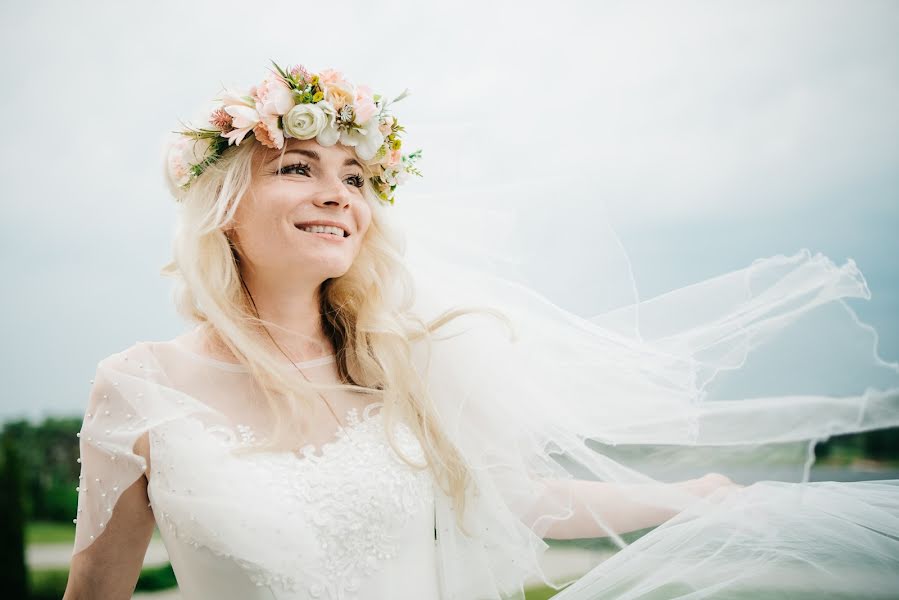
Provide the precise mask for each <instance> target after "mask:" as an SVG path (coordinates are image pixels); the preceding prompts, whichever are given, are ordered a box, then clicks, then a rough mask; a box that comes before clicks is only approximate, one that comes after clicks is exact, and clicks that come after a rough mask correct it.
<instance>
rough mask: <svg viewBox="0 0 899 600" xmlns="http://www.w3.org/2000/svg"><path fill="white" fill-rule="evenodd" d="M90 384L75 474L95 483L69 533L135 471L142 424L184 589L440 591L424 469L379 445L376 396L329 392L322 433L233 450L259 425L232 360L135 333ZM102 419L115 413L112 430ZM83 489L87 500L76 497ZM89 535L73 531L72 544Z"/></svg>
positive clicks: (318, 362)
mask: <svg viewBox="0 0 899 600" xmlns="http://www.w3.org/2000/svg"><path fill="white" fill-rule="evenodd" d="M333 363H334V357H333V355H332V356H327V357H322V358H319V359H314V360H311V361H306V362H302V363H296V364H297V366H298V367H300V368H301V369H302V370H303V371H304V372H305V373H306V374H307V375H308V376H309V377H310V378H312V379H313V380H319V379H321V378H322V377H323V376H327V375H326V374H327V373H328V372H329V368H330V367H332V366H333ZM146 378H152V380H153V381H154V382H155V383H156V384H157V385H156V387H155V388H154V389H155V393H154V392H151V391H150V388H149V387H147V386H144V385H142V383H141V382H145V381H146V380H147V379H146ZM163 384H164V386H165V387H163ZM93 389H94V395H93V397H92V403H91V408H89V410H88V414H87V415H86V421H85V427H84V430H83V431H82V436H83V441H84V442H86V446H85V448H86V452H85V454H84V455H83V462H82V464H83V465H84V478H83V479H82V481H81V484H82V486H83V488H82V492H87V491H90V490H91V489H92V488H94V487H96V490H97V491H98V492H99V495H98V496H88V495H87V494H86V493H82V494H81V495H80V498H81V500H82V502H80V503H79V509H78V511H79V512H78V517H77V519H78V524H79V526H78V529H79V532H85V531H87V530H88V528H91V529H93V528H95V527H100V524H101V523H103V522H104V520H106V519H108V517H107V515H109V514H111V511H110V509H111V508H112V507H113V506H114V501H115V496H116V495H117V493H120V492H121V491H122V490H123V488H124V486H125V485H127V483H128V481H127V480H126V479H125V478H127V479H131V477H133V476H134V475H135V474H138V473H139V472H143V469H144V467H145V465H144V460H143V459H142V458H141V457H139V456H137V455H135V454H133V453H128V452H126V451H124V448H126V447H127V443H126V442H125V438H128V442H129V443H130V442H131V441H132V440H131V438H132V437H135V436H136V434H137V433H138V432H143V431H149V432H150V448H151V465H152V467H151V469H152V472H151V473H150V474H149V478H148V479H149V486H148V495H149V497H150V502H151V506H152V510H153V514H154V517H155V518H156V521H157V524H158V526H159V530H160V533H161V535H162V539H163V541H164V543H165V547H166V549H167V551H168V553H169V556H170V560H171V564H172V568H173V570H174V572H175V575H176V577H177V579H178V584H179V587H180V589H181V593H182V595H183V597H184V598H186V599H190V598H197V599H206V598H220V599H229V598H233V599H241V600H249V599H254V598H259V599H262V598H266V599H270V598H278V599H287V598H291V599H293V598H297V599H299V598H303V599H305V598H310V599H311V598H334V599H337V598H340V599H347V600H349V599H351V598H372V597H376V598H409V599H410V600H411V599H413V598H415V599H421V598H437V597H439V592H438V573H437V571H436V564H437V563H436V559H435V505H434V481H433V479H432V477H431V476H430V474H429V472H428V471H425V470H415V469H412V468H410V467H409V466H408V465H406V464H405V463H403V462H402V461H401V460H399V458H398V457H397V456H396V454H395V453H394V451H393V450H392V449H391V448H390V446H389V445H388V442H387V439H386V437H385V434H384V429H383V427H382V426H381V418H380V417H381V415H380V408H381V405H380V403H377V402H375V403H371V402H369V403H367V404H365V405H359V403H358V400H356V403H355V405H353V404H352V402H353V399H352V398H349V397H340V398H339V400H338V402H343V403H345V404H344V406H346V407H348V408H346V409H345V410H344V411H343V413H344V422H343V427H342V428H341V429H337V427H336V423H333V421H332V424H333V425H334V429H335V430H336V431H334V432H333V433H332V434H331V436H332V437H331V438H330V439H326V440H324V441H322V442H320V443H308V444H302V445H300V444H298V445H297V448H296V449H295V452H289V451H285V452H271V453H266V454H263V455H261V456H260V455H258V454H257V455H252V456H250V457H234V456H231V454H230V452H229V451H230V450H231V449H233V448H234V447H236V446H240V445H247V444H249V443H251V442H252V441H254V439H256V437H257V436H259V435H260V433H259V429H260V427H259V425H258V424H257V423H256V422H255V421H258V420H259V419H258V417H255V416H254V414H253V413H252V412H248V405H247V402H246V401H245V399H246V398H249V397H252V394H253V384H252V382H251V379H250V376H249V374H248V372H247V371H246V370H245V369H244V368H243V367H242V366H240V365H237V364H233V363H227V362H222V361H218V360H215V359H213V358H210V357H207V356H203V355H199V354H196V353H194V352H193V351H192V350H190V349H189V348H188V347H187V346H186V345H185V344H184V343H183V342H182V341H181V340H180V339H178V338H176V339H175V340H172V341H169V342H157V343H152V342H145V343H137V344H135V345H134V346H132V347H130V348H128V349H126V350H124V351H123V352H120V353H116V354H114V355H112V356H109V357H107V358H106V359H105V360H104V361H102V362H101V364H100V365H99V367H98V371H97V375H96V379H95V381H94V387H93ZM165 392H171V393H170V394H166V393H165ZM347 396H348V395H347ZM148 421H149V422H152V427H148V426H147V423H148ZM129 422H130V423H131V424H132V425H131V426H128V425H126V426H124V427H120V425H121V424H122V423H129ZM104 423H116V424H118V426H119V429H118V430H117V431H116V433H118V434H119V436H117V437H115V438H112V436H113V429H111V428H109V427H107V425H106V424H104ZM111 427H112V428H116V427H117V425H112V426H111ZM399 433H400V434H401V435H400V443H401V446H400V447H401V449H402V450H403V452H404V453H405V454H406V455H407V456H410V457H413V458H417V459H420V458H421V456H422V455H421V448H420V446H419V445H418V442H417V440H416V439H415V437H414V435H412V434H411V432H409V430H408V429H400V430H399ZM129 434H130V435H129ZM104 436H106V437H110V440H109V443H108V445H107V444H106V443H104V442H103V441H101V440H100V439H97V438H101V437H104ZM113 458H115V461H113V460H112V459H113ZM111 462H116V470H114V471H113V470H111V469H109V468H108V467H106V464H104V463H111ZM99 473H102V476H101V475H99ZM92 476H93V477H92ZM110 477H112V478H113V479H110ZM116 477H122V478H123V479H116ZM98 478H99V481H98V480H97V479H98ZM91 497H94V498H98V499H99V500H100V502H99V503H98V504H88V503H87V502H84V501H83V500H86V499H87V498H91ZM89 541H92V540H90V539H89V538H88V539H84V538H82V537H81V536H79V540H78V544H77V545H76V547H75V550H76V551H77V550H80V549H81V548H80V546H81V545H82V544H84V543H86V542H89ZM268 560H271V561H273V562H272V563H268V562H267V561H268ZM285 570H286V571H287V572H288V573H289V574H290V575H289V576H286V575H284V573H285Z"/></svg>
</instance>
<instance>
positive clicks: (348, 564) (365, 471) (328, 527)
mask: <svg viewBox="0 0 899 600" xmlns="http://www.w3.org/2000/svg"><path fill="white" fill-rule="evenodd" d="M381 406H382V403H380V402H378V403H373V404H369V405H368V406H366V407H365V409H364V410H363V412H362V415H361V416H360V414H359V411H358V410H357V409H355V408H353V409H350V410H348V411H347V413H346V418H345V420H346V423H347V425H346V426H344V427H342V428H340V429H338V430H337V432H336V435H335V438H334V439H333V440H332V441H330V442H326V443H324V444H323V445H322V446H321V448H320V449H319V450H318V452H316V449H315V447H314V446H313V445H312V444H307V445H305V446H302V447H301V448H299V449H297V450H296V451H294V452H264V453H260V454H257V455H252V456H251V457H245V458H244V459H245V460H248V461H250V464H251V465H252V468H254V469H256V470H257V471H258V472H259V473H260V474H261V476H262V480H263V481H264V482H265V484H267V485H268V486H270V488H271V491H272V494H273V495H276V496H278V497H279V499H280V500H282V501H284V504H283V505H284V506H290V507H293V512H295V513H296V514H299V515H306V516H308V517H307V522H308V524H309V525H310V527H311V528H312V529H313V531H312V532H310V533H311V534H312V539H314V540H316V541H317V543H318V552H317V554H316V555H315V556H313V557H298V559H297V560H304V561H308V560H310V558H311V559H313V560H314V561H316V562H317V565H315V566H314V567H313V568H312V569H311V570H312V572H314V573H316V574H317V575H318V577H317V580H306V581H304V584H305V585H306V586H307V591H308V593H309V595H310V596H311V597H313V598H323V599H325V598H327V599H330V600H338V599H339V600H351V599H355V598H357V597H358V596H357V594H358V592H359V591H360V587H361V584H362V582H363V580H364V578H366V577H369V576H371V575H373V574H374V573H375V572H376V571H378V570H380V569H381V568H382V566H383V561H385V560H389V559H391V558H393V557H395V556H397V554H398V552H399V549H400V548H399V537H400V536H399V534H401V533H402V530H403V529H404V526H406V525H408V523H409V522H410V521H411V520H412V518H413V517H414V516H415V515H418V514H420V512H421V511H422V510H423V509H424V508H425V507H426V506H428V505H429V502H432V501H433V494H434V489H433V479H432V477H431V475H430V472H429V471H428V470H426V469H416V468H413V467H410V466H409V465H407V464H406V463H405V462H404V461H403V460H402V459H401V458H400V457H399V456H397V455H396V453H395V452H394V451H393V449H392V448H391V447H390V445H389V442H388V439H387V433H386V431H385V429H384V426H383V423H382V419H381V413H380V411H378V412H377V413H374V414H373V411H374V410H375V409H377V408H380V407H381ZM203 428H204V430H205V431H207V432H209V433H212V434H213V435H214V436H215V437H216V438H218V439H219V440H220V442H221V443H222V445H223V446H224V447H228V448H233V447H234V446H236V445H248V444H253V443H256V442H257V440H258V439H260V438H261V439H265V438H264V437H262V436H257V435H256V433H255V432H254V430H253V428H252V427H251V426H249V425H245V424H240V425H236V426H235V427H234V428H231V427H229V426H227V425H221V424H215V425H208V424H207V425H204V427H203ZM395 438H396V442H397V447H398V449H399V450H400V451H401V452H402V453H403V454H404V455H405V456H406V457H408V458H409V459H410V460H412V461H413V462H415V463H417V464H424V462H425V456H424V452H423V451H422V448H421V446H420V444H419V443H418V439H417V438H416V437H415V435H414V434H413V433H412V431H411V430H410V429H409V428H408V427H407V426H406V425H405V424H404V423H397V425H396V428H395ZM163 517H164V518H165V517H166V515H165V513H163ZM173 531H174V528H173ZM176 533H177V532H176ZM189 542H190V543H193V544H195V545H196V544H197V542H196V540H189ZM238 564H240V565H241V566H242V567H243V568H245V569H246V570H247V571H248V572H250V573H251V574H252V577H253V581H255V582H256V583H257V585H271V584H279V585H281V586H282V587H284V588H285V589H288V590H295V588H296V585H297V582H296V581H295V580H294V579H293V578H290V577H285V576H275V575H273V574H271V573H267V572H265V571H264V570H262V569H260V567H258V566H257V565H254V564H250V563H247V562H246V561H239V562H238ZM307 566H308V564H307Z"/></svg>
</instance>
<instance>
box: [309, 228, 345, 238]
mask: <svg viewBox="0 0 899 600" xmlns="http://www.w3.org/2000/svg"><path fill="white" fill-rule="evenodd" d="M300 229H302V230H303V231H308V232H310V233H330V234H332V235H336V236H339V237H343V229H341V228H340V227H334V226H333V225H309V226H307V227H301V228H300Z"/></svg>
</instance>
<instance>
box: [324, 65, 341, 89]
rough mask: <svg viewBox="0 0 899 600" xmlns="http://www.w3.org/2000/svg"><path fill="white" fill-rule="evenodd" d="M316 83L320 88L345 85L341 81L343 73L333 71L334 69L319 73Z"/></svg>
mask: <svg viewBox="0 0 899 600" xmlns="http://www.w3.org/2000/svg"><path fill="white" fill-rule="evenodd" d="M318 82H319V84H321V85H322V86H326V85H340V84H342V83H345V81H344V79H343V73H341V72H340V71H335V70H334V69H325V70H324V71H322V72H321V73H319V74H318Z"/></svg>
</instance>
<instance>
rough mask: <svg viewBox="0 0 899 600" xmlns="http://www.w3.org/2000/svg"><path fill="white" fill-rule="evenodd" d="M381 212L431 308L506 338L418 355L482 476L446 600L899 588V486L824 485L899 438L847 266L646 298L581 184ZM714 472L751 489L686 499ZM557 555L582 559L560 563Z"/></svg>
mask: <svg viewBox="0 0 899 600" xmlns="http://www.w3.org/2000/svg"><path fill="white" fill-rule="evenodd" d="M387 210H389V211H391V212H392V214H391V216H390V218H392V219H393V220H394V221H395V222H396V223H398V224H399V226H400V227H401V229H403V230H404V235H405V237H406V244H407V245H406V260H407V264H408V266H409V268H410V270H411V271H412V273H413V275H414V279H415V282H416V293H417V300H416V302H417V303H416V310H417V311H418V312H419V314H421V315H422V316H424V317H428V318H431V317H434V316H436V315H437V314H439V313H440V312H441V311H442V310H444V309H446V308H450V307H453V306H459V305H463V306H474V305H477V306H491V307H495V308H497V309H499V310H500V311H502V312H503V313H505V314H506V315H508V316H509V317H510V319H511V322H512V324H513V334H514V335H510V332H509V331H508V330H507V329H506V327H505V326H504V325H503V323H502V322H501V321H499V320H497V319H494V318H493V317H491V316H489V315H473V316H465V317H463V318H461V319H458V320H456V321H453V322H451V323H450V324H449V325H448V326H446V327H445V328H443V329H441V330H440V332H439V335H438V336H437V338H438V339H435V340H434V343H433V344H432V345H431V347H430V349H427V350H426V349H425V347H424V346H423V347H422V350H421V353H420V355H419V356H418V357H417V360H420V363H419V364H420V366H421V368H422V369H423V371H424V372H426V373H427V377H428V382H429V386H430V390H431V393H432V394H433V395H434V397H435V399H436V401H437V402H438V406H439V408H440V410H441V418H442V419H443V425H444V426H445V428H446V430H447V431H448V432H449V434H450V436H451V438H452V439H453V440H454V441H455V443H456V444H457V445H458V446H459V447H460V448H461V449H462V450H463V453H464V455H465V456H466V458H467V460H468V462H469V465H470V466H471V467H472V470H473V473H474V474H475V480H476V482H477V494H476V495H475V494H470V502H469V508H468V510H467V511H466V523H467V526H468V528H469V529H470V530H472V531H473V532H475V533H476V534H477V535H473V536H468V535H465V534H464V533H463V532H462V531H460V530H459V529H458V528H456V527H455V524H454V522H453V514H454V513H453V511H452V508H451V507H450V506H449V505H448V504H447V503H446V502H444V503H443V504H442V505H439V507H438V514H437V524H438V547H439V556H440V568H441V573H442V577H443V580H444V585H445V587H446V589H447V590H448V591H449V595H448V597H449V598H459V599H466V600H470V599H471V598H510V597H511V598H523V597H524V596H523V587H524V586H525V584H526V582H528V581H531V582H533V581H535V580H538V581H539V580H542V581H544V582H545V583H546V584H547V585H549V586H551V587H556V588H558V587H561V586H563V585H565V584H567V583H569V582H571V581H573V580H575V579H576V580H577V581H576V583H574V584H572V585H571V586H569V587H568V588H566V589H565V591H563V592H561V593H560V594H559V595H558V596H557V597H558V598H568V599H586V598H603V599H605V600H611V599H631V598H641V599H648V598H666V599H669V598H684V599H686V598H690V599H695V598H716V599H721V598H735V599H736V598H740V599H743V598H759V597H764V598H771V597H783V598H805V597H809V598H812V597H814V598H887V597H896V596H897V594H899V592H897V591H896V590H899V480H881V481H866V482H854V483H836V482H809V470H810V467H811V465H812V463H813V462H814V456H815V455H814V447H815V444H816V443H817V442H819V441H821V440H826V439H827V438H829V437H830V436H833V435H836V434H842V433H847V432H856V431H865V430H871V429H877V428H885V427H893V426H897V425H899V365H897V364H894V363H889V362H887V361H884V360H883V359H881V358H880V357H879V356H878V353H877V335H876V331H875V330H874V329H873V328H871V327H870V326H868V325H866V324H864V323H862V322H861V321H859V319H858V318H857V316H856V314H855V312H854V311H853V310H852V309H851V307H850V306H849V305H848V304H847V303H846V302H845V300H846V299H850V298H859V299H868V298H869V297H870V291H869V289H868V287H867V284H866V282H865V279H864V277H863V275H862V273H861V272H860V270H859V269H858V268H857V267H856V265H855V263H854V262H853V261H852V260H849V261H847V262H846V263H845V264H843V265H837V264H834V263H833V262H832V261H831V260H830V259H829V258H827V257H826V256H823V255H821V254H819V253H814V252H811V251H809V250H807V249H798V250H797V251H796V252H795V253H793V254H786V255H781V254H778V255H776V256H770V257H767V258H760V259H757V260H755V261H753V262H752V264H750V265H747V266H746V267H745V268H742V269H739V270H737V271H733V272H730V273H725V274H722V275H720V276H718V277H715V278H712V279H708V280H705V281H700V282H698V283H696V284H694V285H690V286H687V287H683V288H681V289H677V290H673V291H671V292H670V293H667V294H664V295H661V296H658V297H655V298H650V299H642V298H640V297H639V295H638V292H639V290H638V289H637V286H636V284H635V282H634V278H633V276H632V273H631V266H630V262H629V260H628V256H627V253H626V251H625V249H624V248H623V246H622V245H621V243H620V241H619V239H618V236H616V235H615V231H614V229H613V227H612V225H611V224H610V223H609V220H608V219H607V218H606V216H605V211H604V209H603V207H602V205H601V204H599V203H597V202H596V201H595V200H594V199H592V198H583V197H578V195H577V194H569V193H567V192H566V191H565V185H564V182H562V183H560V182H557V181H552V180H545V181H543V182H539V183H534V182H528V184H527V186H507V187H502V186H497V187H493V188H489V189H480V190H477V191H456V192H455V195H454V196H453V197H438V196H437V195H433V194H432V195H425V194H419V195H418V196H416V195H415V194H413V193H411V192H405V193H404V196H403V201H402V203H397V205H396V206H392V207H389V208H388V209H387ZM548 289H554V290H556V292H554V293H555V298H556V299H557V300H556V301H553V300H550V299H549V297H548V296H547V295H546V294H545V290H548ZM559 290H561V291H559ZM563 300H564V302H563ZM563 303H564V305H565V308H563V307H562V304H563ZM425 369H426V370H425ZM710 472H712V473H720V474H724V475H726V476H728V477H729V478H731V479H732V480H733V481H735V482H737V483H739V484H742V485H744V486H745V487H741V488H733V487H725V488H721V489H719V490H717V491H716V492H713V493H711V494H708V495H706V492H704V491H697V490H700V489H701V488H699V487H696V486H695V485H694V484H692V483H690V484H679V483H676V482H684V481H690V480H693V481H695V479H697V478H700V477H701V476H702V475H704V474H706V473H710ZM696 485H698V484H696ZM663 521H665V522H664V524H663V525H661V526H658V527H655V525H657V524H658V523H661V522H663ZM553 538H555V539H563V538H564V539H571V540H573V541H570V542H564V544H567V545H569V546H571V547H573V548H578V549H579V551H578V553H577V556H579V557H588V558H587V561H588V563H587V564H584V563H581V564H580V569H578V568H576V567H575V566H574V565H572V567H571V569H569V571H575V572H566V573H565V575H564V576H560V575H558V573H559V570H558V569H549V568H548V567H547V566H546V563H545V558H546V557H545V555H544V551H545V550H546V549H547V547H548V544H547V542H546V541H545V540H547V539H553ZM597 548H602V549H605V550H606V553H605V554H602V553H600V552H590V551H589V550H590V549H594V550H595V549H597ZM609 551H614V552H615V553H614V554H613V555H612V556H611V557H608V552H609ZM578 570H580V571H582V572H586V574H585V575H583V576H581V577H578V575H579V573H577V572H576V571H578ZM562 571H565V569H564V568H563V569H562ZM569 575H570V576H569Z"/></svg>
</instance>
